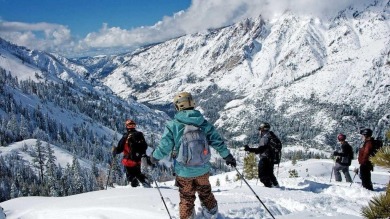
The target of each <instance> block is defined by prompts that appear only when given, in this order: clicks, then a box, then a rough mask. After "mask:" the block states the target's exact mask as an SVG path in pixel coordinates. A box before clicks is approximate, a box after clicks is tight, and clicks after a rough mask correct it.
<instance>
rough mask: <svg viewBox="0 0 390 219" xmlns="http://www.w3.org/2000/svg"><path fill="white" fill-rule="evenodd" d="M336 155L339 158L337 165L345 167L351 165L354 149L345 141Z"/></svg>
mask: <svg viewBox="0 0 390 219" xmlns="http://www.w3.org/2000/svg"><path fill="white" fill-rule="evenodd" d="M334 154H335V155H336V156H337V158H336V162H337V163H339V164H341V165H344V166H350V165H351V162H352V159H353V149H352V147H351V145H349V143H348V142H346V141H345V142H344V143H343V144H342V145H341V146H340V148H339V150H337V151H336V152H335V153H334Z"/></svg>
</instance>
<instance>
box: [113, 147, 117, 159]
mask: <svg viewBox="0 0 390 219" xmlns="http://www.w3.org/2000/svg"><path fill="white" fill-rule="evenodd" d="M112 157H116V147H112Z"/></svg>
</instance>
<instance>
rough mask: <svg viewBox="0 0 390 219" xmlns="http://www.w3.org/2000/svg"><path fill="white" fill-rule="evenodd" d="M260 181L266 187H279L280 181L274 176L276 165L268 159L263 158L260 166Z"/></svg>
mask: <svg viewBox="0 0 390 219" xmlns="http://www.w3.org/2000/svg"><path fill="white" fill-rule="evenodd" d="M258 170H259V179H260V182H262V183H263V184H264V186H265V187H272V185H274V186H278V185H279V184H278V180H277V179H276V177H275V175H274V164H273V162H272V161H271V160H270V159H269V158H268V157H261V158H260V161H259V165H258Z"/></svg>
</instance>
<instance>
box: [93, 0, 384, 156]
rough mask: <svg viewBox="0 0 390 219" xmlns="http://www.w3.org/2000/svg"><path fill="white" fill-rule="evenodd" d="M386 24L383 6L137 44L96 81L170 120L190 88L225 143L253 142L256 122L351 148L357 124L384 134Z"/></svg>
mask: <svg viewBox="0 0 390 219" xmlns="http://www.w3.org/2000/svg"><path fill="white" fill-rule="evenodd" d="M389 19H390V2H389V1H388V0H380V1H374V2H373V3H372V4H370V5H366V6H364V7H363V6H359V7H358V6H350V7H348V8H346V9H345V10H343V11H340V12H339V13H338V14H337V15H335V16H328V18H324V17H315V16H311V15H299V14H294V13H292V12H291V11H286V12H285V13H284V14H283V15H281V16H280V17H277V18H275V19H266V18H263V17H261V16H259V17H257V18H248V19H245V20H243V21H242V22H239V23H236V24H234V25H231V26H227V27H222V28H219V29H212V30H207V31H204V32H201V33H196V34H191V35H185V36H182V37H178V38H175V39H172V40H169V41H166V42H162V43H159V44H156V45H151V46H148V47H144V48H141V49H139V50H138V51H135V52H134V53H132V54H127V55H126V56H123V58H122V60H124V62H123V63H122V64H120V65H119V66H118V67H116V68H115V69H113V70H112V72H110V73H109V74H107V73H106V72H105V71H103V72H104V73H103V74H100V75H98V74H97V75H96V78H98V79H99V80H100V81H101V82H102V83H103V84H104V85H106V86H108V87H110V88H111V90H112V91H113V92H114V93H115V94H117V95H119V96H121V97H122V98H125V99H134V100H137V101H139V102H141V103H144V104H147V105H148V106H150V107H153V108H157V109H161V110H164V111H165V112H167V113H169V114H170V115H172V109H171V107H170V106H169V104H170V102H171V100H172V98H173V96H174V95H175V94H176V93H178V92H180V91H190V92H192V93H193V94H194V96H195V99H196V102H197V105H198V106H199V109H200V110H201V111H203V112H204V113H205V114H206V116H207V117H208V119H209V120H210V121H211V122H213V123H214V124H215V125H217V127H218V128H219V130H220V131H221V132H222V133H223V134H224V136H225V138H226V139H227V141H228V142H229V143H230V144H231V145H242V142H251V143H255V142H256V141H257V140H256V139H257V137H256V130H257V127H258V125H259V123H260V122H261V121H268V122H270V123H271V125H272V128H273V129H274V130H275V131H276V132H277V133H278V134H279V135H281V136H282V139H283V140H284V142H286V143H287V144H289V145H296V144H306V145H308V146H309V147H319V148H328V149H330V147H329V146H331V145H334V144H335V143H336V140H335V139H336V137H335V136H336V135H337V133H339V132H343V133H346V134H347V136H348V138H350V140H351V141H353V142H354V144H358V142H360V141H359V139H360V138H359V135H358V130H357V129H359V127H361V126H365V127H371V128H373V129H375V134H376V135H377V136H384V132H385V131H386V129H382V130H377V129H376V125H377V123H378V122H379V120H381V119H382V118H386V117H387V118H389V116H390V110H389V109H390V107H389V106H390V100H389V96H390V74H389V72H390V71H389V70H390V25H389V24H390V22H389ZM111 62H112V61H111ZM112 63H113V62H112ZM91 70H92V71H102V68H96V69H91ZM389 126H390V125H389V123H387V124H385V127H387V130H388V129H389ZM302 140H303V142H302Z"/></svg>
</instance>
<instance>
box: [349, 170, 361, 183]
mask: <svg viewBox="0 0 390 219" xmlns="http://www.w3.org/2000/svg"><path fill="white" fill-rule="evenodd" d="M353 172H355V175H354V176H353V178H352V182H351V185H349V187H351V186H352V184H353V181H354V180H355V177H356V175H357V174H358V172H359V170H358V169H354V170H353Z"/></svg>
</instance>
